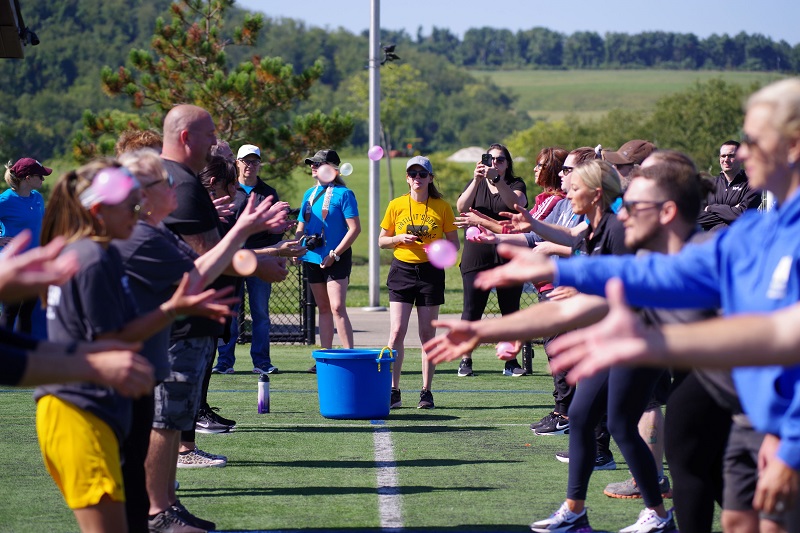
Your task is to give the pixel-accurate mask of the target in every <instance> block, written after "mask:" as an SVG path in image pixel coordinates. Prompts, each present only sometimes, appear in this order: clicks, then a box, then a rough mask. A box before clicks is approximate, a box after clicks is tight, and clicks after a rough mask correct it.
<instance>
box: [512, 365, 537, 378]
mask: <svg viewBox="0 0 800 533" xmlns="http://www.w3.org/2000/svg"><path fill="white" fill-rule="evenodd" d="M532 374H533V372H530V371H528V370H525V369H524V368H521V367H520V368H515V369H514V371H513V373H512V374H511V377H513V378H518V377H520V376H530V375H532Z"/></svg>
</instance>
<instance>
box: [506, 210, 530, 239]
mask: <svg viewBox="0 0 800 533" xmlns="http://www.w3.org/2000/svg"><path fill="white" fill-rule="evenodd" d="M514 209H516V212H515V213H512V212H509V211H501V212H500V216H501V217H505V218H507V219H508V221H503V222H501V224H502V225H504V226H508V225H510V226H511V227H512V228H513V229H514V230H515V231H516V232H517V233H528V232H529V231H531V229H532V227H533V215H531V214H530V212H529V211H528V210H527V208H525V207H523V206H521V205H519V204H514Z"/></svg>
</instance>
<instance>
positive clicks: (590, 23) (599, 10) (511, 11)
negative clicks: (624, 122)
mask: <svg viewBox="0 0 800 533" xmlns="http://www.w3.org/2000/svg"><path fill="white" fill-rule="evenodd" d="M370 3H371V1H370V0H294V1H291V0H289V1H287V0H237V5H238V6H239V7H243V8H246V9H250V10H253V11H261V12H263V13H266V14H267V15H269V16H271V17H288V18H293V19H299V20H302V21H304V22H305V23H306V24H307V25H308V26H317V27H321V28H326V27H327V28H329V29H336V28H338V27H343V28H345V29H347V30H349V31H351V32H353V33H360V32H361V31H362V30H366V29H369V20H370ZM380 12H381V26H382V27H384V28H387V29H392V30H399V29H405V30H406V32H407V33H409V34H410V35H411V36H412V37H413V36H415V35H416V33H417V28H418V27H419V26H422V28H423V33H424V34H426V35H427V34H429V33H430V30H431V28H432V27H433V26H437V27H440V28H449V29H450V31H452V32H453V33H455V34H457V35H459V36H463V34H464V32H465V31H466V30H468V29H469V28H477V27H483V26H490V27H494V28H507V29H510V30H512V31H516V30H519V29H529V28H532V27H534V26H544V27H546V28H550V29H552V30H556V31H559V32H562V33H566V34H570V33H573V32H575V31H584V30H588V31H596V32H598V33H600V34H601V35H602V34H603V33H605V32H608V31H613V32H624V33H639V32H642V31H653V30H661V31H670V32H680V33H694V34H695V35H697V36H698V37H707V36H709V35H711V34H712V33H718V34H722V33H727V34H729V35H735V34H737V33H739V32H740V31H745V32H747V33H750V34H752V33H761V34H763V35H766V36H768V37H771V38H772V39H774V40H776V41H779V40H781V39H783V40H785V41H787V42H788V43H789V44H791V45H792V46H794V45H796V44H798V43H800V29H798V21H800V2H798V1H797V0H782V1H779V0H760V1H757V2H753V1H752V0H749V1H743V0H733V1H728V2H709V1H704V0H669V1H668V2H649V1H646V0H645V1H641V0H640V1H636V2H633V1H622V0H603V1H602V2H599V1H598V2H589V1H585V0H584V1H571V2H570V1H567V2H554V1H552V0H550V1H547V2H544V1H539V0H527V1H525V0H493V1H486V0H483V1H478V0H384V1H383V2H381V7H380Z"/></svg>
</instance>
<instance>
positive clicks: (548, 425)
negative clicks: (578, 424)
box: [533, 415, 569, 435]
mask: <svg viewBox="0 0 800 533" xmlns="http://www.w3.org/2000/svg"><path fill="white" fill-rule="evenodd" d="M567 430H569V419H568V418H566V417H565V416H564V415H555V416H554V417H553V418H551V419H550V420H548V421H547V422H545V423H544V424H542V425H541V426H539V427H538V428H536V429H534V430H533V432H534V433H535V434H537V435H563V434H565V433H566V432H567Z"/></svg>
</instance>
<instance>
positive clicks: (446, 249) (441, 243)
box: [427, 239, 458, 270]
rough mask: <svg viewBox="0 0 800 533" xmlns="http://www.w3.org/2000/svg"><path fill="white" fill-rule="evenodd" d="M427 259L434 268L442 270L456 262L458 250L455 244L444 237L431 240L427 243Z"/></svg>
mask: <svg viewBox="0 0 800 533" xmlns="http://www.w3.org/2000/svg"><path fill="white" fill-rule="evenodd" d="M427 252H428V260H429V261H430V262H431V264H432V265H433V266H435V267H436V268H440V269H442V270H444V269H445V268H449V267H451V266H453V265H455V264H456V260H457V259H458V250H456V245H455V244H453V243H452V242H450V241H448V240H446V239H439V240H438V241H433V242H432V243H430V244H429V245H428V250H427Z"/></svg>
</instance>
